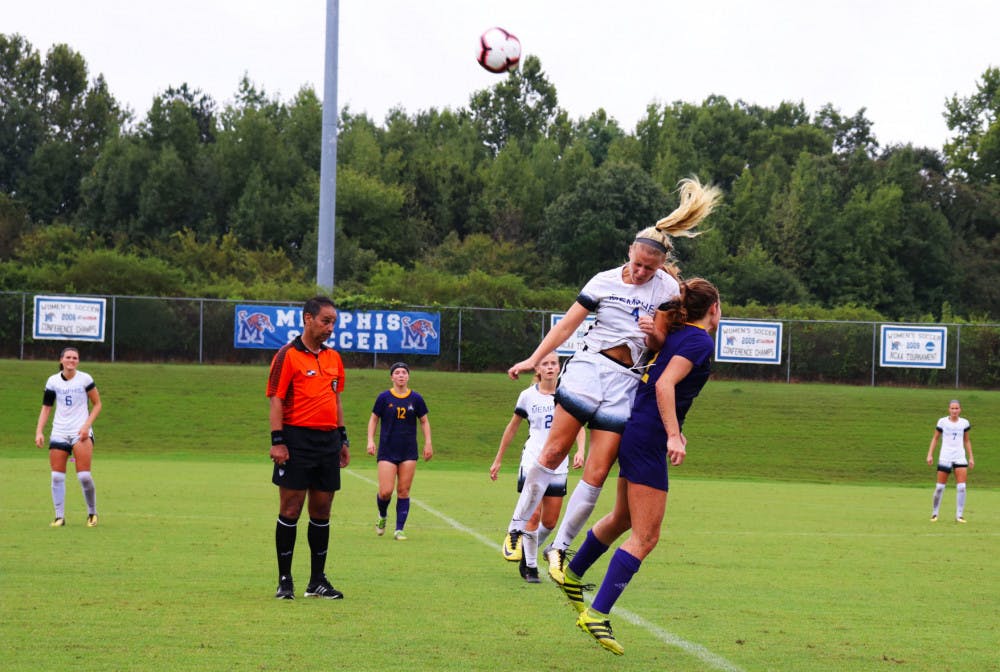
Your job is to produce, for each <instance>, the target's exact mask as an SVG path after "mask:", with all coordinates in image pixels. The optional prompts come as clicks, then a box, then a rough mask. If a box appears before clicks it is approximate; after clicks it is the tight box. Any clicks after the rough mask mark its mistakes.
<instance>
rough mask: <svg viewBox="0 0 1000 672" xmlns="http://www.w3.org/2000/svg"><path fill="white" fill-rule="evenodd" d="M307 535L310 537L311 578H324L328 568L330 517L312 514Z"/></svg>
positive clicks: (314, 579) (315, 579) (316, 579)
mask: <svg viewBox="0 0 1000 672" xmlns="http://www.w3.org/2000/svg"><path fill="white" fill-rule="evenodd" d="M306 537H307V538H308V539H309V554H310V558H311V565H310V570H311V572H312V574H311V578H312V581H318V580H319V579H321V578H323V572H324V570H325V569H326V551H327V549H328V548H329V547H330V519H329V518H327V519H326V520H320V519H319V518H313V517H312V516H310V517H309V532H308V533H307V535H306Z"/></svg>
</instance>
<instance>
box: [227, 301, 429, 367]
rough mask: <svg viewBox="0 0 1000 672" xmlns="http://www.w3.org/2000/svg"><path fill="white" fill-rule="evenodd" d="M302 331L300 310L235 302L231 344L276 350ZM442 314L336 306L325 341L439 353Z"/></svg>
mask: <svg viewBox="0 0 1000 672" xmlns="http://www.w3.org/2000/svg"><path fill="white" fill-rule="evenodd" d="M301 333H302V308H301V307H298V308H295V307H289V306H257V305H237V306H236V309H235V315H234V323H233V347H235V348H260V349H264V350H277V349H278V348H280V347H281V346H283V345H284V344H285V343H288V342H289V341H291V340H293V339H294V338H295V337H296V336H298V335H299V334H301ZM440 333H441V314H440V313H419V312H401V311H395V310H366V311H348V310H339V309H338V310H337V325H336V327H334V330H333V336H331V337H330V340H328V341H327V342H326V344H327V345H329V346H330V347H331V348H335V349H336V350H339V351H340V352H371V353H375V354H382V353H394V354H411V355H438V354H440V351H441V337H440Z"/></svg>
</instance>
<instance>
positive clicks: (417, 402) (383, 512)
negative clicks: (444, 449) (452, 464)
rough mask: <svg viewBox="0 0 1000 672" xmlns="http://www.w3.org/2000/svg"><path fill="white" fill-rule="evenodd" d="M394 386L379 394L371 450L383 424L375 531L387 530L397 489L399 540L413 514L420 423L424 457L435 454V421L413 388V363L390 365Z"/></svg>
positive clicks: (371, 425)
mask: <svg viewBox="0 0 1000 672" xmlns="http://www.w3.org/2000/svg"><path fill="white" fill-rule="evenodd" d="M389 377H390V378H391V379H392V387H391V388H389V389H388V390H385V391H384V392H382V393H381V394H379V395H378V397H376V398H375V404H374V406H373V407H372V415H371V418H369V420H368V454H369V455H375V454H376V448H375V429H376V427H378V426H379V425H380V424H381V429H380V430H379V440H378V457H377V460H378V494H377V495H376V497H375V503H376V505H377V507H378V519H377V520H376V521H375V533H376V534H377V535H378V536H380V537H381V536H382V535H383V534H385V523H386V518H387V516H388V513H389V503H390V502H391V501H392V491H393V490H394V489H395V490H396V532H395V533H394V534H393V538H394V539H395V540H396V541H405V540H406V532H404V531H403V528H404V527H405V526H406V519H407V518H408V517H409V515H410V487H411V486H412V485H413V476H414V474H416V472H417V424H418V423H419V424H420V427H421V429H422V430H423V434H424V461H427V460H430V459H431V458H432V457H433V456H434V447H433V446H432V445H431V422H430V420H429V419H428V418H427V404H426V403H425V402H424V398H423V397H422V396H420V395H419V394H418V393H417V392H414V391H413V390H411V389H410V387H409V383H410V367H409V366H408V365H407V364H406V363H404V362H396V363H395V364H393V365H392V366H390V367H389Z"/></svg>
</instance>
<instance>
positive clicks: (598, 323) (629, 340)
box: [576, 266, 680, 363]
mask: <svg viewBox="0 0 1000 672" xmlns="http://www.w3.org/2000/svg"><path fill="white" fill-rule="evenodd" d="M623 269H624V267H623V266H619V267H618V268H612V269H611V270H609V271H604V272H602V273H598V274H597V275H595V276H594V277H593V278H591V279H590V281H589V282H588V283H587V284H586V285H584V286H583V289H581V290H580V295H579V296H578V297H577V299H576V302H577V303H579V304H580V305H581V306H583V307H584V308H586V309H587V310H589V311H591V312H592V313H596V317H597V319H596V320H595V321H594V325H593V326H592V327H591V328H590V329H589V330H588V331H587V334H586V335H585V336H584V338H583V342H584V345H586V346H587V350H588V351H594V352H600V351H601V350H607V349H608V348H613V347H615V346H616V345H622V344H627V345H628V346H629V350H630V351H631V352H632V361H633V362H634V363H638V362H639V360H640V359H641V357H642V353H643V350H644V349H645V339H646V335H645V334H644V333H642V332H641V331H640V330H639V317H641V316H642V315H649V316H652V315H653V314H654V313H655V312H656V308H657V307H658V306H659V305H660V304H661V303H663V302H665V301H669V300H670V299H672V298H674V297H675V296H678V295H679V294H680V286H679V285H678V284H677V281H676V280H675V279H674V278H673V276H671V275H670V274H669V273H667V272H666V271H664V270H663V269H657V270H656V274H655V275H654V276H653V277H652V278H650V279H649V281H647V282H646V283H645V284H642V285H630V284H627V283H626V282H625V281H624V280H622V271H623Z"/></svg>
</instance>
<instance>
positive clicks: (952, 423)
mask: <svg viewBox="0 0 1000 672" xmlns="http://www.w3.org/2000/svg"><path fill="white" fill-rule="evenodd" d="M961 413H962V405H961V404H959V403H958V400H957V399H952V400H951V401H950V402H949V403H948V415H946V416H945V417H943V418H941V419H940V420H938V422H937V427H936V428H935V429H934V435H933V436H931V445H930V448H928V449H927V464H934V447H935V446H937V442H938V438H940V439H941V452H940V453H938V461H937V484H936V485H935V486H934V501H933V507H932V509H931V522H936V521H937V518H938V512H939V511H940V509H941V498H942V497H943V496H944V489H945V485H947V483H948V474H950V473H951V472H952V471H954V472H955V483H956V485H955V490H956V492H957V493H958V494H957V495H956V496H955V520H957V521H958V522H960V523H964V522H965V481H966V478H967V477H968V474H969V469H971V468H973V467H974V466H976V460H975V459H974V458H973V457H972V439H970V438H969V430H970V429H971V428H972V426H971V425H970V424H969V421H968V420H966V419H965V418H963V417H960V415H961Z"/></svg>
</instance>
